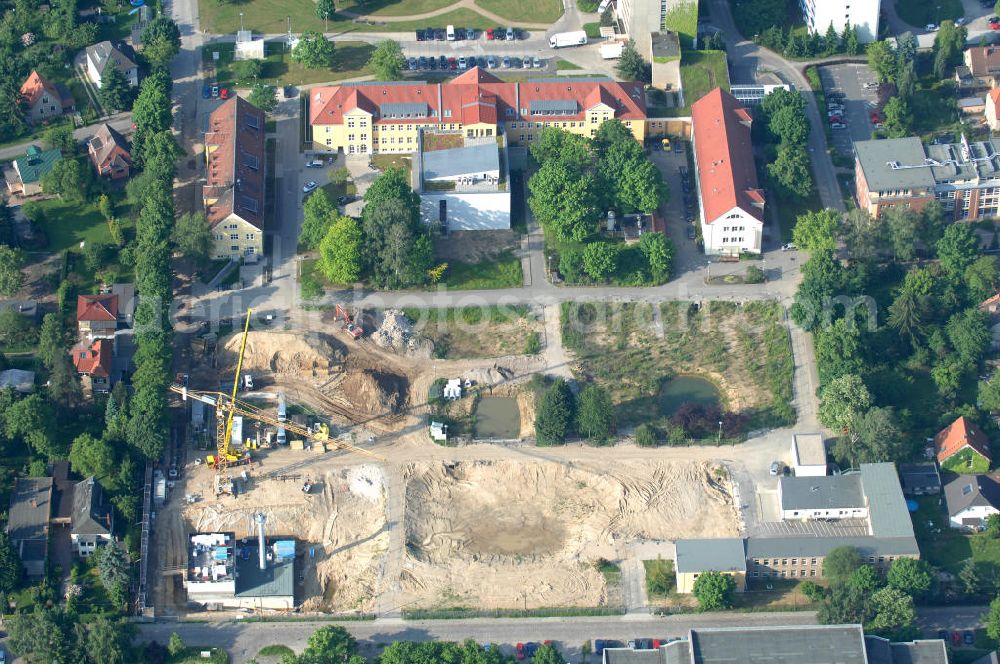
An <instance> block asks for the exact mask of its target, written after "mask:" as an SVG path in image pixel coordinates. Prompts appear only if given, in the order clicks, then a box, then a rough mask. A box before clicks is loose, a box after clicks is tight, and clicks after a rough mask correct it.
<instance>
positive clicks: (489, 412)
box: [475, 397, 521, 439]
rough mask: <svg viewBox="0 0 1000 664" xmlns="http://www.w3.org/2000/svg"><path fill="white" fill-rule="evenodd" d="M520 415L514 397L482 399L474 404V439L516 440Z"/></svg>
mask: <svg viewBox="0 0 1000 664" xmlns="http://www.w3.org/2000/svg"><path fill="white" fill-rule="evenodd" d="M520 434H521V414H520V412H519V411H518V408H517V399H515V398H514V397H483V398H482V399H480V400H479V403H477V404H476V431H475V437H476V438H507V439H509V438H517V437H518V436H519V435H520Z"/></svg>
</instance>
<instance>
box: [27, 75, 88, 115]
mask: <svg viewBox="0 0 1000 664" xmlns="http://www.w3.org/2000/svg"><path fill="white" fill-rule="evenodd" d="M43 92H48V93H49V95H50V96H51V97H52V98H53V99H57V100H59V104H60V106H61V107H62V108H66V107H69V106H73V104H74V103H75V100H74V99H73V97H72V96H70V95H67V97H68V98H67V97H64V96H63V94H62V92H60V90H59V88H58V87H56V86H55V85H54V84H53V83H51V82H49V81H48V80H47V79H45V78H42V76H41V75H40V74H39V73H38V72H37V71H35V70H32V71H31V74H29V75H28V78H27V79H26V80H25V81H24V83H23V84H22V85H21V96H22V97H24V100H25V101H26V102H27V103H28V106H34V105H35V102H36V101H38V98H39V97H41V96H42V93H43Z"/></svg>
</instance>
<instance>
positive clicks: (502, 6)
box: [476, 0, 563, 23]
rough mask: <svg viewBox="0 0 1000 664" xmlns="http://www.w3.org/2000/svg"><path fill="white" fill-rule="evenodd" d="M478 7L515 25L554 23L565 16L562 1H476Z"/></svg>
mask: <svg viewBox="0 0 1000 664" xmlns="http://www.w3.org/2000/svg"><path fill="white" fill-rule="evenodd" d="M476 6H478V7H482V8H483V9H485V10H486V11H488V12H493V13H494V14H496V15H497V16H502V17H504V18H505V19H507V20H508V21H513V22H515V23H517V22H519V21H521V22H524V23H554V22H555V21H556V20H558V19H559V17H560V16H562V14H563V5H562V0H476Z"/></svg>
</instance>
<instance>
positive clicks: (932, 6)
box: [895, 0, 965, 29]
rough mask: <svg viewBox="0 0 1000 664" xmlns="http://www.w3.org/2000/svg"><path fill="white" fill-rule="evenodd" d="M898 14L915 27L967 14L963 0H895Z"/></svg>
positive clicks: (952, 19)
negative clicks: (932, 0)
mask: <svg viewBox="0 0 1000 664" xmlns="http://www.w3.org/2000/svg"><path fill="white" fill-rule="evenodd" d="M895 2H896V14H898V15H899V18H901V19H903V20H904V21H906V22H907V23H909V24H910V25H912V26H913V27H915V28H918V29H922V28H923V27H924V26H925V25H927V24H928V23H940V22H941V21H948V20H950V21H954V20H955V19H956V18H961V17H962V16H965V9H963V8H962V0H935V1H934V2H919V1H916V2H915V1H914V0H895Z"/></svg>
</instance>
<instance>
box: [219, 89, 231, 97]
mask: <svg viewBox="0 0 1000 664" xmlns="http://www.w3.org/2000/svg"><path fill="white" fill-rule="evenodd" d="M219 99H229V88H222V89H221V90H219Z"/></svg>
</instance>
